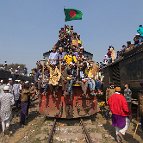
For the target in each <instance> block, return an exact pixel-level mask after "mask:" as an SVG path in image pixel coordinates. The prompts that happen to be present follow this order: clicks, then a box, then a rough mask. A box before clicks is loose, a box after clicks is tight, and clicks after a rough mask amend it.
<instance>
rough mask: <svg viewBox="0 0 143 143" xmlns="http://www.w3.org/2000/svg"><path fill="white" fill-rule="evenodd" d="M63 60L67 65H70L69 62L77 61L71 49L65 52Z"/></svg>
mask: <svg viewBox="0 0 143 143" xmlns="http://www.w3.org/2000/svg"><path fill="white" fill-rule="evenodd" d="M64 60H65V62H66V63H67V64H68V65H70V63H71V62H74V63H76V62H77V59H76V56H75V55H73V53H72V51H70V52H69V53H67V55H65V56H64Z"/></svg>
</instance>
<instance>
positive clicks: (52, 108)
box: [39, 25, 98, 119]
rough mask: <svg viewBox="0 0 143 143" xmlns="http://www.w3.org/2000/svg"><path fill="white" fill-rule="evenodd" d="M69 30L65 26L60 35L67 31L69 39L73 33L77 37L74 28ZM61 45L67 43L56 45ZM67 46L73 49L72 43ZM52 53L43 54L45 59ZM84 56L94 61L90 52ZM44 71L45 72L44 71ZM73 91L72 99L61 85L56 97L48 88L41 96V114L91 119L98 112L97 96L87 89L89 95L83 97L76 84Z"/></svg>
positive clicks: (78, 85) (63, 117)
mask: <svg viewBox="0 0 143 143" xmlns="http://www.w3.org/2000/svg"><path fill="white" fill-rule="evenodd" d="M66 27H68V28H66ZM69 29H70V26H66V25H65V27H64V28H61V30H60V32H62V34H59V35H63V34H65V33H66V32H65V31H67V32H68V33H66V36H67V39H68V38H71V33H73V35H72V36H73V37H75V35H76V34H75V32H73V27H72V28H71V31H69ZM69 33H70V34H69ZM66 36H65V37H66ZM59 39H60V38H59ZM67 39H64V40H63V39H62V40H63V41H64V42H65V41H66V40H67ZM69 41H70V40H69V39H68V41H66V42H69ZM59 43H60V46H61V47H63V46H64V45H65V43H63V42H62V41H59V40H58V42H57V43H56V44H55V45H57V44H59ZM80 44H81V43H80ZM67 45H70V46H69V47H71V43H70V44H69V43H68V44H67ZM67 49H68V47H66V50H67ZM50 52H51V50H50V51H49V52H45V53H44V54H43V56H44V59H48V58H49V55H50ZM83 55H84V57H86V58H88V59H90V60H92V57H93V54H91V53H90V52H87V51H85V50H84V52H83ZM42 71H44V69H43V70H42ZM60 71H61V70H60ZM42 77H44V76H42ZM72 90H73V94H72V98H71V96H70V95H65V94H64V93H63V90H62V85H61V84H59V86H58V91H57V92H56V94H57V95H56V97H55V96H54V95H53V94H52V93H51V90H50V88H48V91H47V92H46V94H43V92H41V94H40V96H39V112H40V114H42V115H44V116H46V117H53V118H61V119H73V118H81V117H89V116H92V115H95V114H96V113H97V112H98V111H97V110H98V109H97V105H98V103H97V98H96V96H92V95H90V91H89V89H87V95H86V96H83V91H82V88H81V86H80V84H78V83H76V82H75V84H73V85H72Z"/></svg>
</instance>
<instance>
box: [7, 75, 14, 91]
mask: <svg viewBox="0 0 143 143" xmlns="http://www.w3.org/2000/svg"><path fill="white" fill-rule="evenodd" d="M7 85H8V86H9V92H10V93H12V88H13V81H12V78H9V79H8V84H7Z"/></svg>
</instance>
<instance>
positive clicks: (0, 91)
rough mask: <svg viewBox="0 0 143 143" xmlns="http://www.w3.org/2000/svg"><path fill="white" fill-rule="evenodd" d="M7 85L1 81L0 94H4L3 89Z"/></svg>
mask: <svg viewBox="0 0 143 143" xmlns="http://www.w3.org/2000/svg"><path fill="white" fill-rule="evenodd" d="M4 86H5V84H4V83H3V80H0V94H1V93H3V88H4Z"/></svg>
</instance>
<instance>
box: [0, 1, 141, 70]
mask: <svg viewBox="0 0 143 143" xmlns="http://www.w3.org/2000/svg"><path fill="white" fill-rule="evenodd" d="M64 7H65V8H75V9H79V10H81V11H82V12H83V20H76V21H70V22H65V21H64V18H65V16H64ZM65 24H67V25H73V26H74V30H75V31H76V32H77V33H78V34H80V35H81V40H82V41H83V46H84V48H85V50H86V51H88V52H91V53H92V54H94V60H95V61H98V62H100V61H102V59H103V58H104V55H105V54H106V53H107V49H108V47H109V45H113V46H114V47H115V50H116V51H117V50H120V49H121V46H122V45H123V44H126V41H129V40H131V41H132V39H133V37H134V35H135V34H136V33H137V32H136V30H137V28H138V26H139V25H140V24H143V0H0V63H4V61H7V63H8V64H11V63H20V64H26V66H27V67H28V69H29V71H30V69H32V68H34V67H35V63H36V61H37V60H41V59H43V53H44V52H47V51H49V50H51V48H52V47H53V45H54V44H55V43H56V42H57V40H58V31H59V30H60V28H61V27H63V26H64V25H65Z"/></svg>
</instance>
